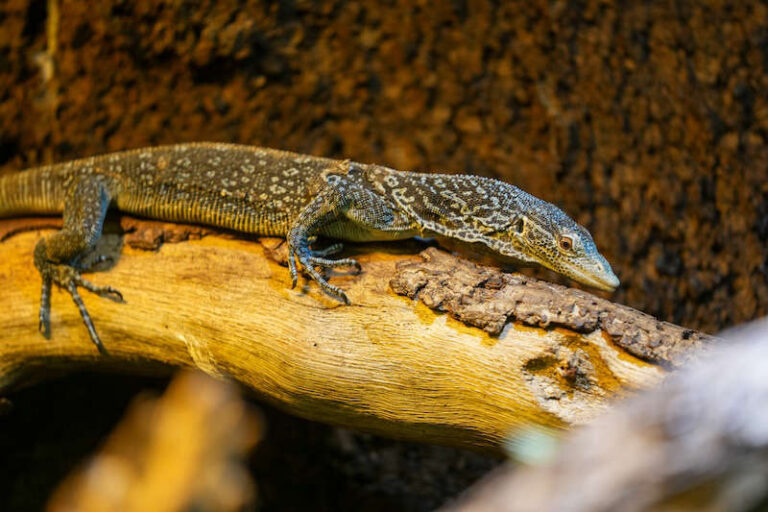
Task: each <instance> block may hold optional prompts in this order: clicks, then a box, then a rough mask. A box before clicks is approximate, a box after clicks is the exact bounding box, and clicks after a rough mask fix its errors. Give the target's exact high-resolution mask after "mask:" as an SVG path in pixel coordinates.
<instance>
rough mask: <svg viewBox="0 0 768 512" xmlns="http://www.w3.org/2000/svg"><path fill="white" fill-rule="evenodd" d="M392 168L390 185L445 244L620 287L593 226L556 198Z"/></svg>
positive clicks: (481, 180)
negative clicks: (579, 220) (550, 200)
mask: <svg viewBox="0 0 768 512" xmlns="http://www.w3.org/2000/svg"><path fill="white" fill-rule="evenodd" d="M385 171H386V172H388V173H389V174H385V176H386V178H383V179H381V180H379V181H380V182H382V183H384V185H381V187H382V189H383V190H384V186H385V185H386V186H388V187H391V190H389V192H388V194H389V195H390V196H391V197H392V198H393V200H394V201H395V202H396V203H397V205H398V206H399V208H400V209H401V210H402V211H403V212H405V213H406V214H407V215H408V216H409V217H410V218H411V219H413V221H414V224H415V225H416V226H417V227H418V229H420V231H421V232H422V233H424V234H425V235H427V236H437V237H438V238H439V239H440V240H441V243H443V244H444V245H448V246H449V247H456V248H457V249H469V250H470V251H471V252H474V253H476V254H477V253H480V254H485V255H490V256H492V257H493V258H494V259H497V260H506V261H510V262H512V263H515V264H524V265H532V264H533V265H541V266H543V267H546V268H548V269H550V270H554V271H555V272H557V273H559V274H563V275H565V276H567V277H569V278H571V279H573V280H574V281H578V282H580V283H583V284H586V285H589V286H592V287H594V288H598V289H600V290H607V291H613V290H615V289H616V287H618V286H619V279H618V278H617V277H616V274H614V273H613V270H612V269H611V266H610V265H609V264H608V261H606V259H605V258H604V257H603V256H602V255H601V254H600V253H599V252H598V250H597V247H596V246H595V241H594V240H592V236H591V235H590V234H589V231H587V230H586V229H585V228H584V227H583V226H581V225H579V224H578V223H576V222H575V221H574V220H573V219H571V218H570V217H569V216H568V215H566V214H565V212H563V211H562V210H561V209H560V208H558V207H557V206H555V205H553V204H551V203H548V202H546V201H543V200H541V199H539V198H537V197H534V196H532V195H530V194H528V193H527V192H525V191H523V190H520V189H519V188H517V187H515V186H514V185H510V184H509V183H505V182H503V181H499V180H495V179H491V178H484V177H480V176H467V175H450V176H448V175H440V174H420V173H407V174H403V175H401V174H393V171H390V170H385Z"/></svg>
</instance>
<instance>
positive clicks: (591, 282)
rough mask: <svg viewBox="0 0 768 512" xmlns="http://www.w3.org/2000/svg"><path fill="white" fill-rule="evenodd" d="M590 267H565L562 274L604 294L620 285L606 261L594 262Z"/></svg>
mask: <svg viewBox="0 0 768 512" xmlns="http://www.w3.org/2000/svg"><path fill="white" fill-rule="evenodd" d="M590 267H592V268H584V267H576V266H572V265H567V266H566V268H565V269H564V270H565V272H563V274H565V275H566V276H567V277H570V278H571V279H573V280H575V281H578V282H580V283H582V284H586V285H587V286H591V287H592V288H597V289H598V290H603V291H606V292H612V291H614V290H616V288H618V287H619V284H621V282H620V281H619V278H618V277H616V274H614V273H613V270H612V269H611V266H610V265H609V264H608V262H607V261H602V262H596V263H594V264H592V265H590Z"/></svg>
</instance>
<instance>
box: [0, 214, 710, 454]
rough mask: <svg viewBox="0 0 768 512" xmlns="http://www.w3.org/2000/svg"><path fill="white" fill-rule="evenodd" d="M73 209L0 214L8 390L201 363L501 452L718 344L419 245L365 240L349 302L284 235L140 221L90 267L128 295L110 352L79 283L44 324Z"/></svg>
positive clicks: (430, 436)
mask: <svg viewBox="0 0 768 512" xmlns="http://www.w3.org/2000/svg"><path fill="white" fill-rule="evenodd" d="M56 222H57V221H55V220H52V219H16V220H3V221H0V240H2V242H0V289H2V294H1V295H0V325H2V326H3V327H4V328H3V330H2V333H0V390H9V389H11V388H13V387H14V386H18V385H21V384H23V383H25V382H30V381H34V380H35V379H39V378H41V377H43V376H46V375H50V374H52V373H55V372H57V371H70V370H72V369H75V368H82V367H89V368H99V369H105V370H108V371H139V372H146V371H152V370H155V369H158V368H168V367H194V368H199V369H201V370H203V371H204V372H206V373H208V374H210V375H213V376H216V377H220V378H227V379H233V380H235V381H237V382H239V383H241V384H242V385H244V386H246V387H247V388H248V389H250V390H253V391H254V392H255V393H256V394H257V395H258V396H260V397H261V398H262V399H264V400H265V401H267V402H269V403H272V404H274V405H276V406H277V407H279V408H281V409H283V410H285V411H288V412H290V413H293V414H296V415H299V416H302V417H305V418H309V419H313V420H318V421H323V422H327V423H332V424H338V425H343V426H346V427H351V428H356V429H360V430H366V431H370V432H374V433H378V434H382V435H386V436H390V437H399V438H406V439H412V440H419V441H427V442H432V443H440V444H448V445H456V446H465V447H474V448H478V449H481V450H487V451H499V449H500V448H499V447H500V445H501V443H502V441H503V439H504V438H505V436H506V435H507V434H508V433H509V432H510V431H511V430H512V429H514V428H516V427H520V426H522V425H525V424H529V423H534V424H537V425H543V426H548V427H555V428H562V427H568V426H570V425H574V424H581V423H584V422H586V421H588V420H590V419H592V418H594V417H595V416H596V415H597V414H598V413H599V412H600V411H602V410H604V409H605V407H606V406H607V405H608V403H609V402H610V400H611V399H613V398H615V397H617V396H624V395H627V394H628V393H631V392H633V391H635V390H638V389H641V388H647V387H650V386H652V385H654V384H656V383H658V382H659V381H660V380H661V379H662V378H663V376H664V375H665V374H666V372H667V369H669V368H671V367H674V366H677V365H678V364H680V363H681V362H682V361H684V360H685V359H686V358H687V357H688V355H687V354H689V351H691V350H693V351H696V350H698V349H701V348H702V347H703V346H704V345H706V344H707V342H708V341H709V338H708V337H706V336H705V335H701V334H699V333H696V332H694V331H691V330H687V329H683V328H680V327H677V326H673V325H671V324H666V323H663V322H658V321H656V320H654V319H652V318H651V317H649V316H647V315H644V314H643V313H640V312H638V311H635V310H632V309H630V308H626V307H624V306H619V305H616V304H613V303H610V302H609V301H607V300H604V299H600V298H598V297H595V296H593V295H591V294H588V293H586V292H582V291H579V290H573V289H568V288H564V287H562V286H558V285H553V284H550V283H545V282H541V281H537V280H535V279H532V278H528V277H524V276H520V275H518V274H504V273H501V272H499V271H498V270H495V269H492V268H488V267H482V266H478V265H475V264H473V263H470V262H467V261H464V260H462V259H460V258H457V257H455V256H453V255H451V254H449V253H446V252H443V251H440V250H437V249H435V248H429V249H427V250H426V251H422V252H419V251H420V250H421V249H423V245H420V244H418V243H416V242H408V243H399V244H391V245H383V244H367V245H359V246H353V247H350V248H349V249H350V250H349V251H348V252H349V253H350V255H351V256H353V257H356V258H357V259H358V260H359V261H360V263H361V264H362V267H363V272H362V274H361V275H359V276H353V275H343V274H341V275H334V276H333V277H332V280H333V282H334V284H337V285H339V286H341V287H342V288H344V289H345V291H347V293H348V295H349V298H350V299H351V301H352V305H350V306H343V305H341V304H340V303H338V302H337V301H335V300H334V299H333V298H330V297H328V296H325V295H323V293H322V292H321V291H320V290H319V288H318V287H317V286H315V285H314V283H311V282H307V281H306V280H303V279H302V280H300V284H299V286H298V287H297V289H295V290H292V289H291V288H290V278H289V275H288V271H287V269H286V268H284V266H281V264H280V263H279V262H278V261H275V260H280V259H281V256H280V255H281V254H282V253H283V251H282V248H281V246H280V243H281V242H280V241H277V240H275V239H262V240H260V241H255V240H249V239H244V238H237V237H236V236H234V235H232V234H226V233H216V232H214V231H212V230H208V229H205V228H199V227H191V226H181V225H171V224H163V223H158V222H151V221H136V220H135V219H131V218H129V217H123V218H122V219H121V223H122V227H118V225H117V223H116V222H115V223H114V225H113V224H112V223H110V224H108V226H107V228H106V229H105V234H104V236H103V237H102V241H101V242H100V246H99V247H98V250H99V251H101V252H104V253H106V254H112V255H113V257H114V260H115V263H114V265H113V266H112V268H109V269H108V271H105V272H95V273H92V274H89V275H88V276H87V278H88V279H89V280H91V281H92V282H94V283H96V284H98V285H106V284H108V285H110V286H113V287H115V288H117V289H118V290H120V291H121V292H122V293H123V295H124V297H125V303H123V304H119V303H115V302H112V301H109V300H105V299H102V298H99V297H95V296H92V295H85V297H84V300H85V302H86V305H87V307H88V310H89V311H90V314H91V316H92V318H93V319H94V322H95V325H96V329H97V331H98V332H99V334H100V335H101V338H102V340H103V341H104V344H105V346H106V348H107V350H108V351H109V355H108V356H101V355H99V353H98V352H97V350H96V347H95V346H94V345H93V344H92V343H91V341H90V339H89V337H88V333H87V331H86V329H85V327H84V325H83V322H82V320H81V318H80V315H79V313H78V310H77V308H76V307H75V305H74V304H73V303H72V301H71V299H70V297H69V296H68V295H67V294H65V293H64V292H61V291H56V290H54V292H53V294H52V295H53V296H52V301H51V302H52V313H51V324H52V325H51V327H52V336H51V339H50V340H46V339H44V338H43V337H42V336H41V335H40V333H39V332H38V326H37V321H38V320H37V319H38V307H39V300H40V277H39V275H38V273H37V271H36V269H35V268H34V265H33V263H32V251H33V248H34V245H35V243H36V242H37V240H39V239H40V237H42V236H44V235H45V234H46V233H48V232H50V231H49V229H48V228H50V226H51V225H52V224H56ZM26 228H31V230H25V229H26ZM126 231H127V232H128V233H127V234H125V232H126ZM169 241H178V242H180V243H167V242H169ZM163 242H166V243H163ZM140 247H141V248H140ZM147 248H150V249H152V248H154V249H155V250H152V251H148V250H146V249H147ZM390 283H391V286H390ZM84 294H87V292H84ZM399 294H402V295H405V296H401V295H399ZM428 306H429V307H428ZM430 307H431V308H434V309H430ZM435 310H437V311H435ZM441 311H445V312H447V313H448V314H445V313H442V312H441ZM456 318H458V319H460V320H457V319H456ZM467 324H469V325H467Z"/></svg>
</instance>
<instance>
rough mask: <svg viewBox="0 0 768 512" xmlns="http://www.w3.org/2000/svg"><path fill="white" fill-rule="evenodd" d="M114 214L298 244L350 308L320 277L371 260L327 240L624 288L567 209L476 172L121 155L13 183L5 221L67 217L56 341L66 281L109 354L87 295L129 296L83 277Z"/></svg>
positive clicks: (177, 152)
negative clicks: (458, 256)
mask: <svg viewBox="0 0 768 512" xmlns="http://www.w3.org/2000/svg"><path fill="white" fill-rule="evenodd" d="M108 208H117V209H118V210H120V211H123V212H127V213H131V214H136V215H140V216H145V217H150V218H154V219H160V220H168V221H183V222H191V223H200V224H207V225H213V226H218V227H222V228H228V229H231V230H236V231H240V232H245V233H253V234H259V235H264V236H280V237H285V238H286V240H287V244H288V248H289V271H290V275H291V279H292V284H293V286H294V287H295V285H296V282H297V275H298V272H297V268H298V267H297V262H298V264H299V265H300V267H301V268H302V269H303V270H304V272H306V273H307V274H308V275H309V276H310V277H311V278H312V279H313V280H314V281H316V282H317V283H318V285H319V286H320V287H321V288H322V289H323V290H324V291H325V292H327V293H328V294H330V295H332V296H333V297H336V298H337V299H339V300H340V301H342V302H345V303H349V300H348V299H347V296H346V295H345V294H344V292H343V291H342V290H341V289H340V288H338V287H336V286H334V285H332V284H330V283H328V281H327V280H326V278H325V277H324V276H323V274H321V272H320V271H318V268H319V269H321V270H322V269H328V268H332V267H340V266H349V267H353V268H355V269H356V270H357V271H358V272H359V271H360V265H359V264H358V263H357V261H355V260H353V259H350V258H344V259H336V260H334V259H329V258H328V256H330V255H331V254H333V253H336V252H338V251H339V250H340V249H341V244H333V245H331V246H330V247H328V248H326V249H323V250H314V249H312V248H311V246H312V244H313V242H314V240H315V239H316V237H317V236H325V237H330V238H334V239H340V240H347V241H355V242H365V241H375V240H399V239H405V238H410V237H414V236H422V237H438V238H443V239H446V240H452V241H455V242H459V243H462V244H469V245H471V246H474V247H475V248H480V249H482V250H483V251H485V252H486V253H490V254H492V255H493V256H495V257H496V258H498V259H500V260H501V261H503V262H508V263H515V264H518V265H520V264H522V265H532V264H533V265H541V266H544V267H546V268H549V269H552V270H554V271H556V272H558V273H560V274H563V275H565V276H568V277H569V278H571V279H574V280H576V281H578V282H581V283H584V284H587V285H589V286H592V287H595V288H599V289H602V290H609V291H610V290H614V289H615V288H616V287H617V286H618V285H619V280H618V278H617V277H616V275H615V274H614V273H613V271H612V269H611V266H610V265H609V264H608V262H607V261H606V259H605V258H604V257H603V256H602V255H601V254H600V253H599V252H598V251H597V248H596V246H595V243H594V241H593V239H592V237H591V236H590V234H589V232H588V231H587V230H586V229H585V228H584V227H582V226H581V225H579V224H577V223H576V222H575V221H573V220H572V219H571V218H570V217H568V216H567V215H566V214H565V213H564V212H563V211H562V210H560V209H559V208H557V207H556V206H555V205H553V204H551V203H548V202H546V201H543V200H541V199H538V198H536V197H534V196H532V195H530V194H528V193H526V192H524V191H523V190H521V189H519V188H517V187H515V186H513V185H510V184H508V183H505V182H502V181H499V180H495V179H490V178H484V177H480V176H470V175H446V174H429V173H426V174H425V173H415V172H403V171H397V170H394V169H390V168H387V167H384V166H381V165H372V164H362V163H357V162H352V161H349V160H333V159H329V158H321V157H316V156H309V155H302V154H297V153H291V152H287V151H280V150H275V149H267V148H260V147H253V146H244V145H236V144H224V143H204V142H203V143H188V144H177V145H169V146H158V147H152V148H146V149H137V150H130V151H123V152H118V153H111V154H106V155H102V156H95V157H90V158H84V159H80V160H74V161H71V162H66V163H60V164H54V165H48V166H43V167H37V168H33V169H29V170H26V171H23V172H19V173H14V174H11V175H6V176H2V177H0V218H1V217H9V216H19V215H23V214H27V213H40V214H63V218H64V224H63V228H62V229H61V230H60V231H58V232H56V233H54V234H51V235H49V236H47V237H45V238H43V239H41V240H40V241H39V242H38V244H37V246H36V247H35V251H34V263H35V266H36V267H37V269H38V270H39V272H40V274H41V276H42V283H43V284H42V293H41V301H40V324H39V326H40V332H41V333H42V334H43V335H44V336H45V337H50V293H51V285H52V284H53V283H55V284H56V285H58V286H59V287H60V288H63V289H64V290H66V291H67V292H68V293H69V294H70V295H71V296H72V299H73V300H74V302H75V304H76V305H77V307H78V309H79V311H80V314H81V316H82V318H83V321H84V323H85V325H86V327H87V329H88V331H89V333H90V337H91V339H92V340H93V342H94V343H95V344H96V346H97V347H98V348H99V350H100V351H102V352H103V351H104V346H103V344H102V342H101V340H100V339H99V336H98V334H97V332H96V329H95V328H94V325H93V322H92V320H91V317H90V315H89V314H88V311H87V309H86V308H85V305H84V304H83V301H82V298H81V297H80V294H79V292H78V288H84V289H86V290H89V291H90V292H93V293H95V294H98V295H100V296H104V297H108V298H112V299H115V300H119V301H122V295H121V294H120V292H118V291H117V290H115V289H113V288H112V287H109V286H96V285H94V284H92V283H90V282H89V281H87V280H85V279H83V278H82V277H81V275H80V274H81V272H82V271H84V270H87V269H86V268H84V263H83V260H84V256H85V255H87V254H89V253H90V252H91V251H92V250H93V248H94V245H95V243H96V241H97V240H98V239H99V237H100V236H101V230H102V226H103V223H104V218H105V215H106V212H107V209H108Z"/></svg>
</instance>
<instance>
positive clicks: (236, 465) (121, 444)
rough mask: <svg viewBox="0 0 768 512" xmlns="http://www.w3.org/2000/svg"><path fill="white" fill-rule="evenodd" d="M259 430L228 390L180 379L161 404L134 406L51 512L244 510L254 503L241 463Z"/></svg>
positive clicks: (201, 379) (199, 379) (200, 378)
mask: <svg viewBox="0 0 768 512" xmlns="http://www.w3.org/2000/svg"><path fill="white" fill-rule="evenodd" d="M258 432H259V427H258V423H257V421H256V418H255V416H254V415H253V414H252V413H250V412H248V411H247V410H246V405H245V403H244V402H243V401H242V400H241V399H240V398H239V397H238V393H237V390H236V388H235V387H234V386H233V385H231V384H225V383H223V382H220V381H217V380H214V379H211V378H210V377H206V376H205V375H203V374H201V373H186V374H181V375H179V376H178V377H177V378H176V379H174V380H173V381H172V382H171V384H170V386H169V388H168V390H167V391H166V393H165V394H164V395H163V396H162V397H161V398H159V399H155V398H150V397H147V396H143V397H139V398H137V399H136V400H135V401H134V403H133V405H132V406H131V408H130V410H129V411H128V413H127V415H126V416H125V418H124V419H123V421H122V422H121V423H120V425H118V427H117V428H116V429H115V430H114V432H112V434H111V435H110V436H109V438H108V439H107V442H106V444H105V445H104V447H103V448H102V449H101V450H100V451H99V453H98V454H97V455H95V456H94V457H93V458H92V459H91V460H89V461H87V462H86V463H85V464H84V465H83V467H82V468H80V469H79V470H77V471H76V472H75V473H74V474H72V475H70V476H69V477H68V478H67V479H66V480H65V481H64V482H63V483H62V485H61V486H60V487H59V489H58V490H57V491H56V492H55V493H54V495H53V497H52V498H51V501H50V503H49V506H48V510H49V511H50V512H70V511H71V512H75V511H77V512H112V511H114V512H144V511H148V510H152V511H154V512H177V511H178V512H180V511H184V510H199V511H209V512H214V511H215V512H226V511H236V510H243V506H244V505H246V504H248V503H252V502H253V500H254V487H253V483H252V482H251V479H250V476H249V475H248V472H247V468H246V467H245V466H244V464H243V459H244V457H245V455H246V454H247V452H248V451H249V450H250V448H251V447H252V446H253V444H254V443H255V442H256V441H257V440H258V437H259V433H258Z"/></svg>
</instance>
